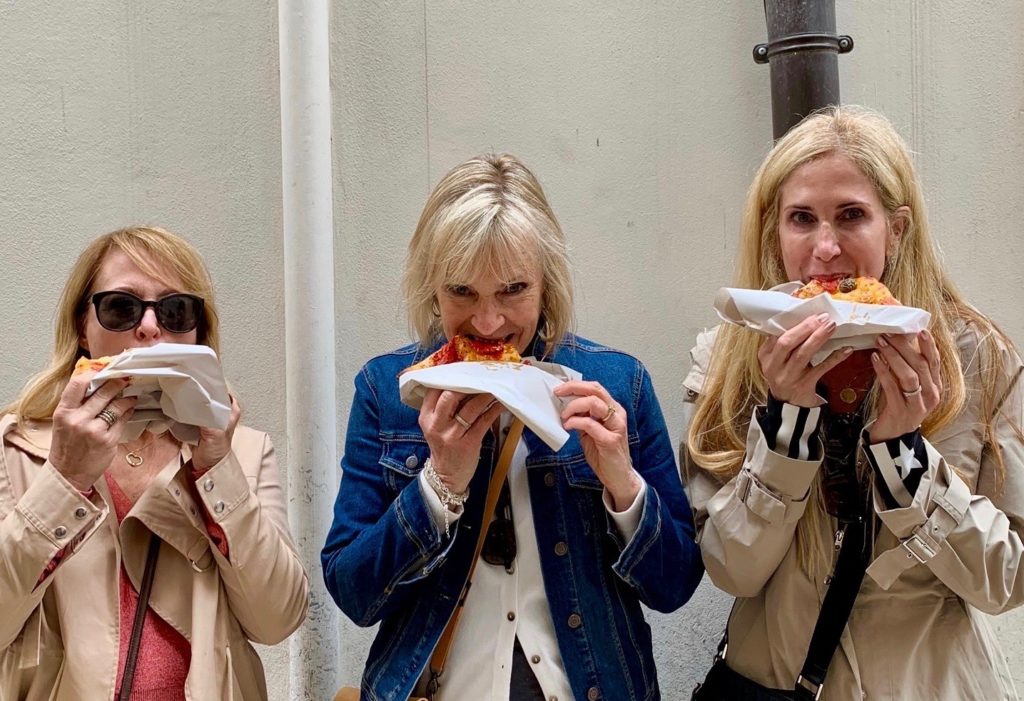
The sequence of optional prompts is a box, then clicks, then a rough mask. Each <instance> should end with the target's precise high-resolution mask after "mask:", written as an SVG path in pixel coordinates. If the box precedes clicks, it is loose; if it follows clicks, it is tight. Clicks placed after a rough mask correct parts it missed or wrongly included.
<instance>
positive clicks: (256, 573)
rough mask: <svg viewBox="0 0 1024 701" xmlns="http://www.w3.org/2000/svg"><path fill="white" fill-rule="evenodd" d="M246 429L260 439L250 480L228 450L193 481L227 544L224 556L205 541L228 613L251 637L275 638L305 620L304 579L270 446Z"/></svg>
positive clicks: (266, 642)
mask: <svg viewBox="0 0 1024 701" xmlns="http://www.w3.org/2000/svg"><path fill="white" fill-rule="evenodd" d="M250 435H254V436H255V437H256V438H254V440H260V441H261V442H262V444H261V445H260V446H259V454H260V456H261V457H260V467H259V472H258V473H257V474H256V477H255V484H252V485H251V486H250V482H249V479H250V478H247V477H246V474H245V472H244V471H243V470H242V466H241V464H240V462H239V458H238V455H237V454H236V452H235V451H236V449H232V450H231V451H230V452H229V453H228V454H227V455H226V456H225V457H224V459H223V460H221V461H220V462H219V463H217V464H216V465H214V466H213V467H212V468H211V469H210V470H208V471H207V472H206V473H205V474H203V475H202V476H201V477H200V478H199V479H198V480H197V481H196V483H195V486H196V493H197V494H199V498H200V499H201V500H202V504H203V507H204V508H205V509H206V512H207V514H209V515H210V516H211V517H212V518H213V520H214V522H215V523H217V524H218V525H219V526H220V527H221V528H222V529H223V531H224V534H225V536H226V538H227V541H228V544H229V551H228V557H224V556H223V555H222V554H221V552H220V550H219V549H218V548H217V545H216V543H215V542H212V540H211V547H210V552H211V553H213V557H214V559H215V561H216V563H217V568H218V570H219V572H220V578H221V581H222V582H223V583H224V590H225V592H226V593H227V597H228V603H229V605H230V607H231V612H232V614H234V616H235V618H237V619H238V622H239V623H240V624H241V626H242V628H243V630H244V631H245V633H246V635H247V636H248V637H249V639H250V640H253V641H254V642H257V643H261V644H264V645H275V644H277V643H279V642H281V641H282V640H284V639H285V638H287V637H288V636H289V635H291V633H292V632H294V631H295V630H296V629H297V628H298V627H299V625H301V623H302V621H303V619H305V617H306V608H307V606H308V604H309V581H308V579H307V577H306V572H305V570H304V569H303V567H302V562H301V561H300V560H299V556H298V553H297V552H296V550H295V545H294V544H293V543H292V539H291V536H290V535H289V532H288V516H287V513H286V510H285V502H284V495H283V494H282V492H281V485H280V482H279V477H278V474H279V473H278V467H277V459H276V458H275V455H274V446H273V445H272V444H271V441H270V437H269V436H267V434H265V433H260V432H250ZM236 440H237V439H236ZM268 602H271V605H268Z"/></svg>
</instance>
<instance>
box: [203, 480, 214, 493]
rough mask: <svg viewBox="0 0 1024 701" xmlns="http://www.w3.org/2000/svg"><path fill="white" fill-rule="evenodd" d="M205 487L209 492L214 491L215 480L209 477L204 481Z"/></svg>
mask: <svg viewBox="0 0 1024 701" xmlns="http://www.w3.org/2000/svg"><path fill="white" fill-rule="evenodd" d="M203 489H204V490H206V491H207V492H212V491H213V480H212V479H210V478H209V477H207V478H206V480H205V481H204V482H203Z"/></svg>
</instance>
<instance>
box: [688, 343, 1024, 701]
mask: <svg viewBox="0 0 1024 701" xmlns="http://www.w3.org/2000/svg"><path fill="white" fill-rule="evenodd" d="M713 339H714V330H712V331H710V332H705V333H704V334H702V335H701V336H700V337H699V338H698V340H697V346H696V347H695V348H694V349H693V351H692V352H691V355H692V358H693V367H692V370H691V371H690V373H689V375H688V376H687V377H686V379H685V381H684V385H685V388H686V391H687V414H686V416H687V421H688V420H689V417H690V416H691V415H692V411H693V403H694V402H695V401H696V400H697V399H698V396H699V394H700V391H701V386H702V384H703V382H704V372H705V370H706V368H707V366H708V360H709V358H710V353H711V350H712V345H713ZM958 344H959V346H960V352H961V355H962V360H963V363H964V367H965V368H966V377H967V383H968V392H969V394H968V406H967V407H966V408H965V410H964V412H963V414H962V415H961V416H960V417H959V419H958V420H956V421H955V422H954V423H953V424H952V425H950V426H949V427H947V428H946V429H945V430H943V431H942V432H941V434H940V435H937V436H934V437H933V439H932V440H931V442H930V446H929V451H928V452H929V456H930V458H931V459H930V461H929V462H930V464H929V466H928V470H927V472H926V473H925V475H924V477H923V478H922V481H921V484H920V487H919V488H918V490H917V493H916V495H915V498H914V501H913V503H912V504H911V506H909V507H906V508H898V509H891V510H886V509H885V506H884V503H883V502H882V501H880V499H879V498H878V495H877V493H876V495H875V500H874V506H875V512H876V516H877V518H876V524H875V527H876V530H877V535H876V539H875V543H874V556H873V561H872V564H871V565H870V566H869V569H868V571H867V576H866V577H865V578H864V583H863V585H862V586H861V590H860V594H859V595H858V598H857V600H856V604H855V606H854V609H853V612H852V614H851V616H850V619H849V622H848V623H847V626H846V630H845V631H844V633H843V636H842V640H841V642H840V646H839V649H838V650H837V651H836V654H835V656H834V657H833V659H832V665H831V667H830V668H829V673H828V677H827V678H826V680H825V686H824V689H823V691H822V696H821V698H822V699H824V700H825V701H839V700H844V701H845V700H848V699H870V700H872V701H875V700H879V701H881V700H886V701H888V700H891V701H915V700H917V699H921V700H925V699H927V700H928V701H937V700H938V701H946V700H949V701H961V700H974V699H978V700H984V701H997V700H999V699H1016V698H1017V694H1016V692H1015V690H1014V686H1013V682H1012V680H1011V678H1010V673H1009V669H1008V668H1007V665H1006V661H1005V659H1004V657H1003V654H1002V652H1001V651H1000V648H999V645H998V644H997V641H996V639H995V637H994V635H993V633H992V631H991V629H990V627H989V625H988V623H987V621H986V620H985V618H984V617H983V616H982V615H980V613H979V611H985V612H987V613H991V614H996V613H1000V612H1002V611H1006V610H1008V609H1011V608H1013V607H1015V606H1018V605H1020V604H1021V603H1022V602H1024V567H1022V565H1021V554H1022V552H1024V545H1022V541H1021V534H1022V532H1024V520H1022V519H1024V444H1022V443H1021V441H1020V440H1019V438H1018V437H1017V435H1016V434H1015V433H1014V432H1013V430H1012V428H1011V427H1010V425H1009V424H1008V422H1007V421H1003V422H1001V423H1000V424H998V434H997V435H998V441H999V445H1000V446H1001V447H1002V450H1003V456H1004V459H1005V461H1006V467H1007V470H1006V478H1005V482H1004V484H1003V485H1002V489H1001V490H997V489H996V484H995V474H994V465H993V462H994V461H993V459H992V456H991V455H990V454H989V453H988V451H983V450H982V433H981V430H982V419H981V416H980V414H981V408H980V388H979V378H978V374H977V368H976V367H975V364H974V363H972V361H973V359H974V350H975V347H976V344H977V342H976V335H975V334H973V333H971V332H969V331H966V330H965V331H963V332H962V333H961V334H960V338H959V339H958ZM1004 359H1005V361H1006V367H1007V368H1009V371H1010V372H1009V375H1008V378H1009V379H1008V380H1007V381H1005V382H1004V387H1007V386H1009V394H1008V395H1007V399H1006V401H1005V403H1004V406H1003V410H1004V412H1005V413H1006V414H1007V416H1008V419H1009V421H1012V422H1013V423H1015V424H1016V425H1017V426H1018V427H1019V426H1021V421H1022V416H1024V381H1020V375H1019V373H1020V368H1021V360H1020V358H1019V357H1018V356H1017V355H1016V354H1013V353H1011V352H1009V351H1006V352H1004ZM1011 382H1012V383H1013V384H1012V386H1010V383H1011ZM684 453H685V451H684ZM684 459H686V457H685V456H684ZM819 464H820V463H819V462H811V461H801V460H792V459H789V458H787V457H784V456H782V455H779V454H777V453H774V452H773V451H771V450H770V449H769V448H768V446H767V444H766V443H765V438H764V435H763V434H762V432H761V430H760V425H759V423H758V422H757V421H750V428H749V432H748V436H747V456H746V459H745V462H744V465H743V467H742V470H741V472H740V474H739V475H737V477H736V478H734V479H732V480H730V481H729V482H728V483H726V484H724V485H722V484H720V483H719V482H717V481H716V480H714V479H713V478H712V476H711V475H710V474H708V473H706V472H703V471H699V470H697V471H694V470H693V466H692V465H690V466H689V467H690V469H689V470H687V472H690V473H691V474H696V475H697V476H696V477H693V478H690V479H689V483H688V485H687V493H688V494H689V497H690V503H691V505H692V506H693V509H694V517H695V521H696V525H697V532H698V542H699V544H700V547H701V552H702V554H703V557H704V564H705V566H706V567H707V571H708V574H709V575H710V576H711V579H712V581H714V583H715V584H716V585H717V586H718V587H719V588H720V589H723V590H724V591H726V592H728V593H730V594H732V595H733V596H736V597H738V599H737V602H736V606H735V608H734V610H733V614H732V616H731V618H730V620H729V648H728V653H727V657H726V661H727V664H728V665H729V666H730V667H732V668H733V669H735V670H736V671H738V672H740V673H741V674H744V675H746V676H747V677H749V678H750V679H753V680H755V681H757V682H759V683H761V684H763V685H765V686H769V687H775V688H781V689H792V688H793V685H794V682H795V680H796V677H797V675H798V674H799V673H800V668H801V667H802V666H803V662H804V657H805V655H806V654H807V648H808V645H809V644H810V637H811V632H812V630H813V629H814V624H815V622H816V620H817V617H818V610H819V607H820V605H821V602H822V600H823V599H824V595H825V590H826V586H825V584H824V581H823V579H824V577H823V576H821V575H818V576H815V577H814V578H813V579H812V578H811V577H809V576H808V575H806V574H805V573H804V571H803V570H802V569H801V567H800V566H799V565H798V563H797V558H796V547H795V544H794V533H795V529H796V525H797V521H798V520H799V519H800V517H801V515H802V514H803V512H804V507H805V506H806V503H807V502H806V495H807V493H808V489H809V487H810V486H811V480H812V479H813V478H814V475H815V473H816V472H817V469H818V466H819ZM954 468H955V470H956V471H955V472H954ZM825 574H827V573H825Z"/></svg>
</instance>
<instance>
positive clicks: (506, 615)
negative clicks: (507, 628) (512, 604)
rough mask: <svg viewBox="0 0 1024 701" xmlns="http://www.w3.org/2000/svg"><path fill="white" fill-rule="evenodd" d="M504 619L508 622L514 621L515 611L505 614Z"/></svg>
mask: <svg viewBox="0 0 1024 701" xmlns="http://www.w3.org/2000/svg"><path fill="white" fill-rule="evenodd" d="M505 618H507V619H508V620H510V621H514V620H516V614H515V611H509V612H508V613H506V614H505Z"/></svg>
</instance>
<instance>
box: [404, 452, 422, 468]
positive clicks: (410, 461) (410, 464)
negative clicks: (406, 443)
mask: <svg viewBox="0 0 1024 701" xmlns="http://www.w3.org/2000/svg"><path fill="white" fill-rule="evenodd" d="M419 464H420V459H419V458H418V457H416V456H415V455H410V456H409V457H407V458H406V459H405V466H406V467H407V468H409V469H410V470H412V469H413V468H415V467H416V466H417V465H419Z"/></svg>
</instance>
